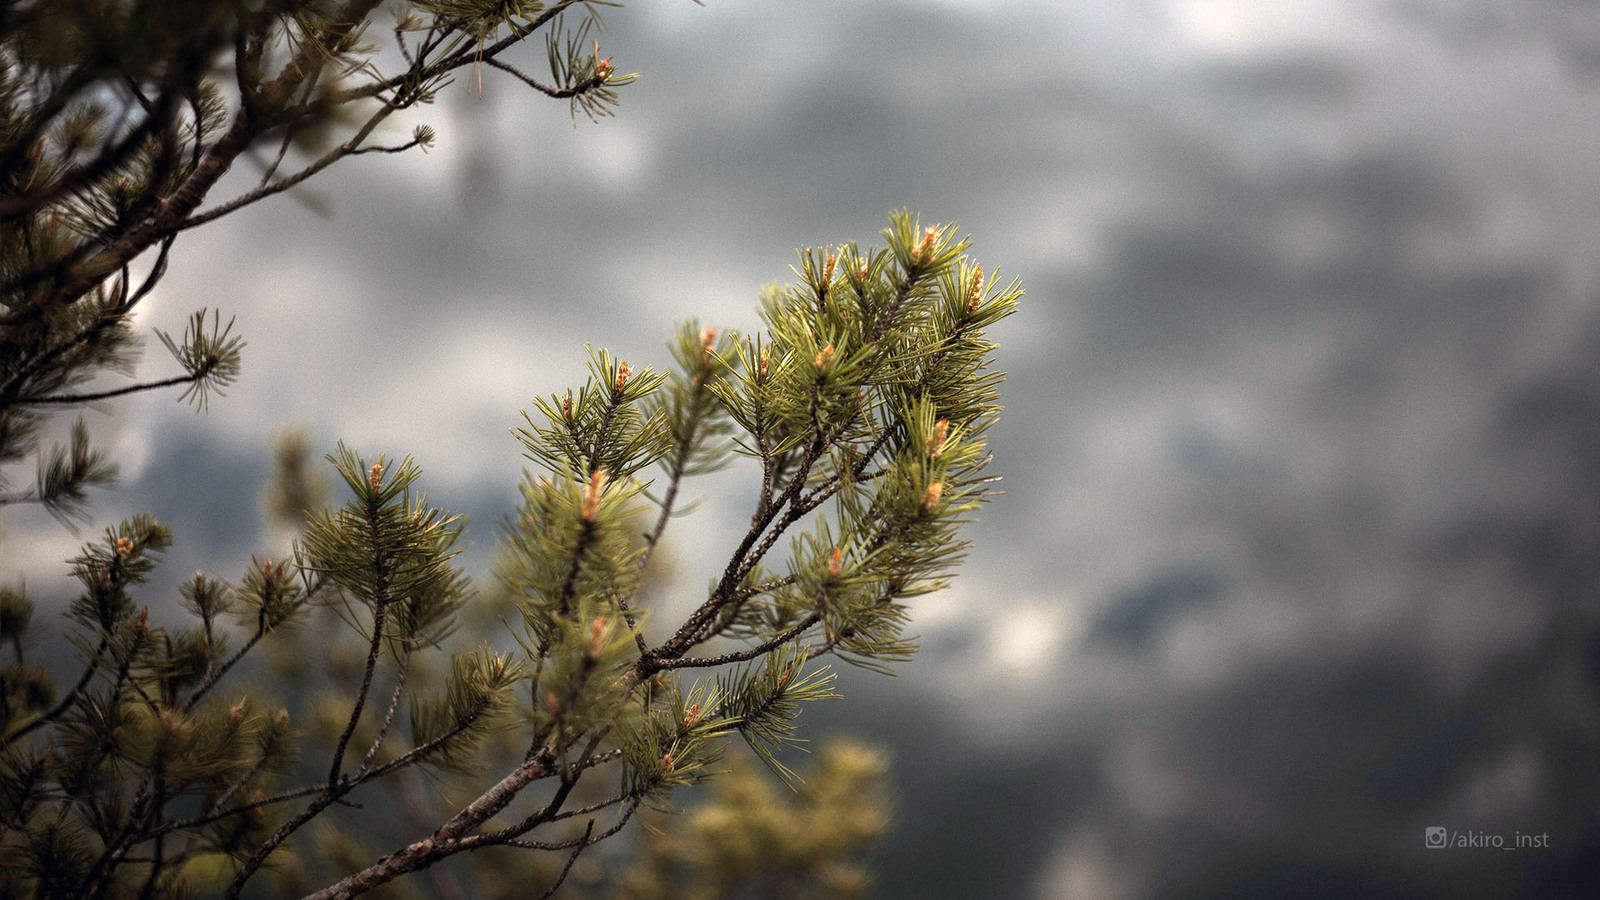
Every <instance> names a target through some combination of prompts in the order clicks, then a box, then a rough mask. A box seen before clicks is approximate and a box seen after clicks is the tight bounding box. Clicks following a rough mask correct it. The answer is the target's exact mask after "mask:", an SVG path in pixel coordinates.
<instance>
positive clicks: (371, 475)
mask: <svg viewBox="0 0 1600 900" xmlns="http://www.w3.org/2000/svg"><path fill="white" fill-rule="evenodd" d="M367 484H368V485H370V486H371V487H372V489H373V490H375V491H376V490H378V489H379V488H382V487H383V463H381V462H375V463H373V464H372V469H371V470H369V471H368V472H367Z"/></svg>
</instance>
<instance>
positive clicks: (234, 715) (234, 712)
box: [228, 700, 244, 725]
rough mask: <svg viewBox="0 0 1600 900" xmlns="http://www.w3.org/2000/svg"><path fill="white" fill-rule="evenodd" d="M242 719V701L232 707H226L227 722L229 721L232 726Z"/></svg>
mask: <svg viewBox="0 0 1600 900" xmlns="http://www.w3.org/2000/svg"><path fill="white" fill-rule="evenodd" d="M243 718H244V701H243V700H240V701H239V702H238V703H235V704H233V705H232V706H230V707H228V721H230V722H232V723H233V724H235V725H237V724H239V721H240V720H241V719H243Z"/></svg>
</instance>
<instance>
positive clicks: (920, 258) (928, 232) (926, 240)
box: [911, 225, 939, 266]
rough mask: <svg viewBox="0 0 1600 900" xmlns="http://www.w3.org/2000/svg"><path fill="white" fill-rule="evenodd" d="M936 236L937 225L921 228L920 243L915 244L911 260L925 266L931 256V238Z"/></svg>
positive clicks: (937, 233)
mask: <svg viewBox="0 0 1600 900" xmlns="http://www.w3.org/2000/svg"><path fill="white" fill-rule="evenodd" d="M938 236H939V226H937V225H929V226H928V227H927V228H925V229H923V231H922V243H920V244H917V249H916V252H914V253H912V254H911V258H912V260H913V261H914V262H916V264H917V265H919V266H925V265H927V264H928V260H929V259H931V258H932V257H933V239H934V238H936V237H938Z"/></svg>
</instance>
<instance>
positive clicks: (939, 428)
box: [928, 419, 950, 459]
mask: <svg viewBox="0 0 1600 900" xmlns="http://www.w3.org/2000/svg"><path fill="white" fill-rule="evenodd" d="M949 433H950V420H949V419H940V420H939V421H938V422H937V423H935V424H934V426H933V434H930V435H928V452H929V453H930V454H932V455H933V458H934V459H938V458H939V454H941V453H943V452H944V441H945V437H946V436H947V435H949Z"/></svg>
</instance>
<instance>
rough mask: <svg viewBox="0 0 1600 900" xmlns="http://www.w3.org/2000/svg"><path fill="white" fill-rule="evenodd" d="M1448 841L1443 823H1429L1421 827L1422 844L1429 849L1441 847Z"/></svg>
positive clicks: (1447, 833) (1448, 837)
mask: <svg viewBox="0 0 1600 900" xmlns="http://www.w3.org/2000/svg"><path fill="white" fill-rule="evenodd" d="M1449 843H1450V834H1449V832H1448V831H1446V830H1445V828H1444V826H1443V825H1431V826H1429V827H1427V828H1424V829H1422V845H1423V846H1424V847H1427V848H1428V849H1429V850H1440V849H1443V848H1444V847H1445V846H1446V845H1447V844H1449Z"/></svg>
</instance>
